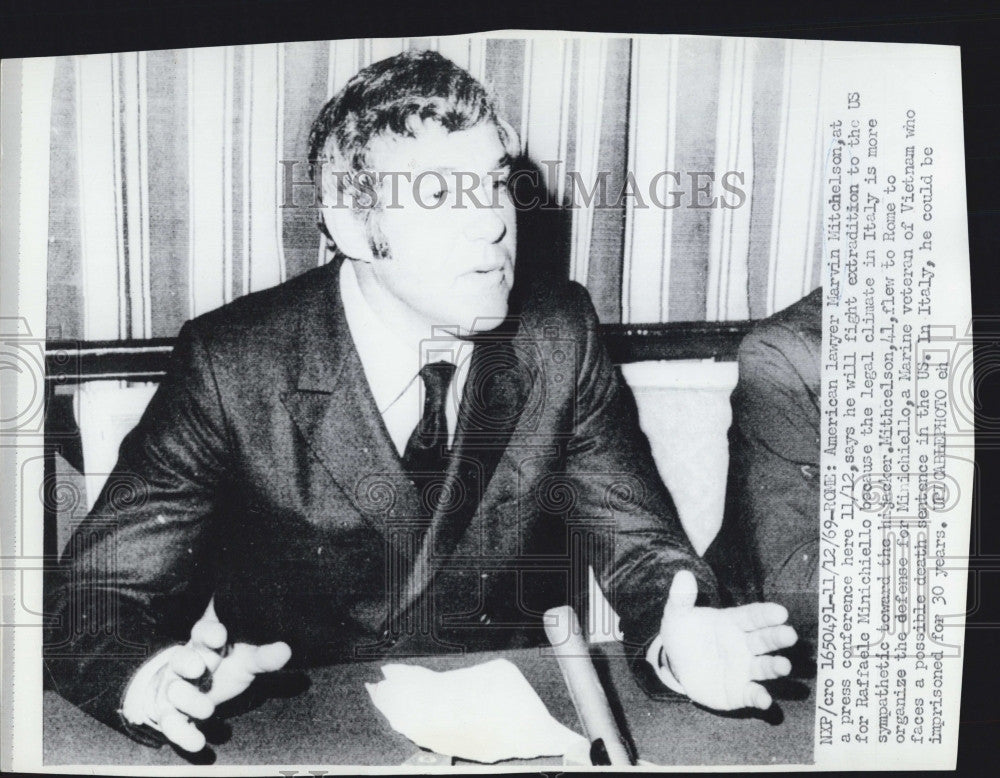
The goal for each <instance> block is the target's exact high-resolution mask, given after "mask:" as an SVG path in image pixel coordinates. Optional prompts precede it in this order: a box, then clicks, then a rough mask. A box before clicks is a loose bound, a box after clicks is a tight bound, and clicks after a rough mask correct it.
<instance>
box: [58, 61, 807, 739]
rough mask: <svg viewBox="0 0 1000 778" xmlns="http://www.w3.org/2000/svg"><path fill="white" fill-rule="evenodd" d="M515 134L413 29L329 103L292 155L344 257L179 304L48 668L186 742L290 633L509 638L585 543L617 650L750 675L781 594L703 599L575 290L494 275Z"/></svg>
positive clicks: (677, 672) (76, 696) (85, 545)
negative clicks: (241, 292)
mask: <svg viewBox="0 0 1000 778" xmlns="http://www.w3.org/2000/svg"><path fill="white" fill-rule="evenodd" d="M516 155H517V140H516V137H515V135H514V133H513V131H512V130H511V129H510V128H509V126H507V125H506V124H505V123H504V122H503V121H502V120H501V119H500V118H499V117H498V116H497V114H496V110H495V107H494V105H493V103H492V101H491V99H490V98H489V96H488V95H487V93H486V92H485V90H484V89H483V87H482V86H481V85H480V84H479V83H478V82H476V81H475V80H474V79H473V78H472V77H471V76H469V74H468V73H466V72H465V71H463V70H461V69H460V68H458V67H456V66H455V65H453V64H452V63H450V62H449V61H448V60H446V59H444V58H443V57H441V56H440V55H437V54H434V53H431V52H423V53H408V54H403V55H399V56H398V57H393V58H391V59H389V60H385V61H383V62H380V63H376V64H374V65H372V66H370V67H369V68H366V69H365V70H363V71H362V72H361V73H359V74H358V75H357V76H355V77H354V78H353V79H352V80H351V81H350V82H349V83H348V84H347V85H346V86H345V88H344V89H343V91H342V92H341V93H340V94H339V95H338V96H337V97H335V98H334V99H333V100H332V101H331V102H330V103H329V104H327V106H326V107H325V108H324V109H323V111H322V112H321V113H320V116H319V117H318V119H317V120H316V123H315V125H314V128H313V133H312V138H311V158H313V159H316V160H322V161H323V163H324V164H323V165H322V167H321V171H320V174H319V176H320V178H319V180H320V184H321V190H322V194H323V207H322V228H323V229H324V231H325V232H326V233H327V235H328V237H329V238H330V239H331V240H332V242H333V243H334V244H335V246H336V248H337V251H338V252H339V254H340V255H342V257H344V259H342V260H341V261H338V262H333V263H331V264H329V265H327V266H324V267H321V268H318V269H316V270H313V271H311V272H309V273H306V274H304V275H302V276H300V277H298V278H295V279H293V280H291V281H289V282H288V283H285V284H283V285H281V286H279V287H277V288H274V289H271V290H268V291H264V292H260V293H257V294H253V295H249V296H247V297H245V298H242V299H240V300H237V301H236V302H234V303H232V304H231V305H228V306H225V307H223V308H221V309H219V310H217V311H214V312H212V313H209V314H207V315H205V316H202V317H199V318H198V319H195V320H193V321H191V322H189V323H188V324H186V325H185V326H184V328H183V329H182V330H181V333H180V335H179V337H178V342H177V346H176V347H175V350H174V354H173V362H172V367H171V370H170V373H169V375H168V377H167V378H166V379H165V380H164V382H163V383H162V385H161V386H160V387H159V389H158V391H157V393H156V395H155V397H154V398H153V400H152V401H151V403H150V405H149V408H148V409H147V410H146V412H145V414H144V415H143V417H142V419H141V421H140V422H139V425H138V426H137V427H136V429H135V430H134V431H133V432H132V433H130V434H129V435H128V436H127V437H126V439H125V440H124V442H123V444H122V447H121V451H120V456H119V462H118V466H117V468H116V471H118V472H119V473H122V474H127V475H128V476H129V477H130V478H132V479H133V481H134V482H136V483H138V484H140V488H138V489H137V490H134V492H133V493H130V494H128V495H126V497H127V499H123V496H122V495H121V494H120V489H116V479H115V477H112V479H110V480H109V483H108V485H107V486H106V487H105V489H104V490H103V492H102V494H101V496H100V498H99V499H98V502H97V505H96V506H95V508H94V510H93V512H92V514H91V515H90V516H89V517H88V518H87V519H86V520H85V521H84V522H83V524H82V526H81V527H80V528H79V529H78V530H77V532H76V534H75V536H74V539H73V540H72V541H71V543H70V546H69V548H68V551H67V555H66V557H67V564H66V565H65V568H64V570H63V571H62V578H61V579H60V581H59V582H58V585H57V586H55V587H53V592H54V598H53V602H52V604H51V610H52V612H53V613H54V614H56V615H58V616H60V617H61V619H59V620H58V621H57V623H61V624H62V625H63V627H62V630H61V631H60V630H59V629H58V628H57V629H55V630H54V631H53V634H51V635H50V637H49V640H48V645H47V647H46V666H47V668H48V671H49V673H50V675H51V677H52V680H53V683H54V685H55V687H56V688H58V689H59V690H60V691H61V692H62V693H63V694H64V695H65V696H66V697H67V698H69V699H70V700H71V701H73V702H75V703H76V704H78V705H79V706H81V707H82V708H84V709H85V710H88V711H90V712H91V713H93V714H94V715H96V716H98V717H99V718H101V719H102V720H104V721H106V722H108V723H111V724H112V725H115V726H118V727H121V728H123V729H125V730H126V731H128V732H129V733H130V734H132V735H133V736H135V737H138V738H144V739H146V740H147V742H151V743H152V742H156V740H157V739H162V738H166V739H169V740H171V741H173V742H174V743H176V744H177V745H178V746H180V747H182V748H184V749H187V750H192V751H194V750H198V749H200V748H201V747H202V746H203V744H204V737H203V735H202V734H201V732H200V730H198V728H197V727H196V726H195V724H194V723H193V722H194V721H197V720H199V719H204V718H207V717H208V716H210V715H212V713H213V711H214V709H215V706H216V705H217V704H219V703H220V702H223V701H225V700H227V699H230V698H232V697H234V696H236V695H237V694H239V693H241V692H242V691H243V690H244V689H246V688H247V686H248V685H249V684H250V682H251V681H252V680H253V678H254V676H255V675H256V674H258V673H260V672H267V671H271V670H276V669H278V668H280V667H282V666H284V665H285V663H286V662H288V661H289V659H291V661H292V662H293V663H298V664H300V665H303V666H305V665H309V664H314V663H319V662H341V661H351V660H355V659H359V658H360V659H364V658H373V657H383V656H391V655H398V654H408V655H414V654H420V653H423V652H427V651H465V650H475V649H480V648H498V647H504V646H523V645H530V644H532V643H534V642H537V641H538V638H539V635H540V634H541V633H540V630H539V627H540V623H541V620H540V617H541V614H542V613H543V612H544V610H545V609H546V608H548V607H551V606H553V605H557V604H562V603H565V602H567V601H570V602H572V601H574V600H575V599H577V598H578V597H579V595H580V594H581V593H582V590H583V589H584V588H585V585H581V584H580V581H585V580H586V565H587V564H588V563H589V564H591V565H593V567H594V569H595V572H596V574H597V577H598V579H599V581H600V583H601V586H602V588H603V589H604V591H605V592H606V593H607V594H608V596H609V598H610V599H611V602H612V603H613V605H614V606H615V608H616V609H617V611H618V613H619V614H620V615H621V617H622V627H623V631H624V634H625V638H626V644H627V646H628V647H629V649H630V650H631V651H632V652H633V653H634V655H635V656H636V657H637V658H638V660H639V663H640V664H641V663H642V662H647V661H648V663H649V667H650V668H652V671H653V672H654V673H658V674H659V675H660V677H662V678H663V679H665V681H666V682H668V683H670V684H671V685H673V687H674V688H676V689H679V690H683V691H684V692H686V693H688V694H689V695H690V696H691V698H692V699H694V700H696V701H699V702H702V703H704V704H706V705H710V706H713V707H716V708H720V709H731V708H736V707H743V706H757V707H764V708H766V707H767V706H769V705H770V697H769V696H768V694H767V691H766V690H765V689H764V687H762V686H761V685H760V684H759V683H758V681H761V680H765V679H769V678H775V677H778V676H780V675H783V674H785V673H787V672H788V666H787V664H788V663H787V660H785V659H783V658H781V657H773V656H769V652H771V651H773V650H777V649H780V648H782V647H784V646H787V645H789V644H791V643H794V641H795V633H794V631H793V630H792V629H791V628H790V627H788V626H787V625H785V624H784V621H785V618H786V615H787V614H786V613H785V610H784V608H782V607H781V606H778V605H774V604H755V605H748V606H746V607H743V608H738V609H730V610H719V609H716V608H713V607H710V606H712V605H714V604H715V603H716V602H717V601H718V597H719V593H718V590H717V584H716V581H715V578H714V575H713V574H712V572H711V570H710V569H709V568H708V566H707V565H706V564H705V563H704V562H703V561H702V560H701V559H699V558H698V557H697V556H696V554H695V553H694V551H693V550H692V548H691V546H690V543H689V542H688V540H687V538H686V537H685V536H684V533H683V531H682V529H681V525H680V523H679V521H678V518H677V514H676V511H675V509H674V506H673V504H672V502H671V499H670V496H669V494H668V493H667V492H666V490H665V488H664V487H663V485H662V483H661V481H660V480H659V478H658V476H657V474H656V469H655V466H654V464H653V461H652V457H651V454H650V451H649V446H648V443H647V442H646V440H645V438H644V437H643V435H642V434H641V432H640V430H639V426H638V422H637V416H636V410H635V407H634V404H633V402H632V400H631V397H630V395H629V393H628V391H627V389H626V388H625V386H624V385H623V383H622V382H621V380H620V378H619V376H618V375H617V374H616V373H615V371H614V369H613V366H612V365H611V363H610V361H609V359H608V356H607V354H606V353H605V351H604V349H603V348H602V346H601V344H600V341H599V340H598V337H597V318H596V316H595V314H594V311H593V307H592V306H591V303H590V301H589V299H588V297H587V295H586V292H585V291H584V290H583V289H582V288H581V287H579V286H576V285H573V284H570V283H568V282H566V281H556V280H554V279H549V281H548V282H547V283H544V284H526V283H523V282H522V283H520V284H515V283H514V267H515V237H516V224H515V218H514V217H515V209H514V205H513V202H512V200H511V196H510V193H509V192H508V191H507V184H506V180H507V177H508V175H509V173H510V168H511V165H512V162H513V159H514V158H515V156H516ZM373 171H374V172H373ZM345 203H346V205H345ZM522 261H523V260H522ZM529 261H530V259H529ZM524 277H525V274H520V275H519V278H521V279H523V278H524ZM579 548H594V549H596V551H595V552H594V553H591V554H589V555H588V556H582V555H581V554H580V553H579V552H578V551H577V549H579ZM203 614H204V615H203ZM209 678H210V683H206V681H207V680H209Z"/></svg>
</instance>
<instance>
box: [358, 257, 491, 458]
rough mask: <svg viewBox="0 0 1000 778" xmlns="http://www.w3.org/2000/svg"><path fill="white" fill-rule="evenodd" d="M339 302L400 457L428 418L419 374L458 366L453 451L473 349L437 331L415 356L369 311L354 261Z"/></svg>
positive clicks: (451, 417) (449, 413)
mask: <svg viewBox="0 0 1000 778" xmlns="http://www.w3.org/2000/svg"><path fill="white" fill-rule="evenodd" d="M340 297H341V300H342V301H343V303H344V316H345V317H346V319H347V327H348V329H349V330H350V332H351V339H352V340H353V341H354V347H355V348H356V349H357V351H358V356H359V357H360V358H361V366H362V368H364V372H365V378H366V379H367V380H368V386H369V388H370V389H371V391H372V396H373V397H374V398H375V406H376V407H377V408H378V412H379V413H380V414H382V420H383V421H384V422H385V427H386V429H387V430H388V431H389V437H390V438H392V442H393V445H394V446H395V447H396V452H397V453H398V454H399V455H400V456H402V455H403V452H404V451H406V442H407V441H408V440H409V439H410V435H411V434H412V433H413V430H414V428H415V427H416V426H417V423H418V422H419V421H420V417H421V416H422V415H423V409H424V393H425V387H424V382H423V381H422V380H421V379H420V377H419V375H418V373H419V371H420V368H422V367H423V366H424V365H427V364H430V363H432V362H439V361H442V360H444V361H447V362H451V363H452V364H454V365H455V366H456V370H455V374H454V376H453V377H452V379H451V385H450V387H449V391H448V394H447V397H446V399H445V418H446V420H447V422H448V445H449V446H450V445H451V444H452V442H453V441H454V439H455V428H456V426H457V424H458V407H459V404H460V403H461V401H462V391H463V389H464V388H465V379H466V378H467V377H468V375H469V364H470V360H471V358H472V348H473V344H471V343H469V342H468V341H463V340H460V339H458V338H456V337H454V336H453V335H451V334H449V333H448V332H446V331H445V328H435V331H434V332H433V333H431V332H428V333H427V338H426V339H425V340H423V341H422V342H421V347H420V349H419V353H414V349H413V346H412V344H411V343H407V342H406V341H405V340H404V339H402V338H400V337H399V336H398V335H397V334H396V333H394V332H393V331H392V330H391V329H390V328H389V327H388V326H387V325H386V323H385V322H384V321H383V320H382V317H381V316H380V315H379V313H378V312H377V311H376V310H375V309H374V308H372V306H371V305H369V303H368V301H367V300H366V299H365V296H364V294H362V292H361V287H360V286H359V285H358V278H357V275H356V274H355V272H354V262H353V261H352V260H349V259H345V260H344V264H343V265H341V268H340Z"/></svg>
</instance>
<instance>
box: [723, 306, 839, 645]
mask: <svg viewBox="0 0 1000 778" xmlns="http://www.w3.org/2000/svg"><path fill="white" fill-rule="evenodd" d="M822 295H823V290H822V288H819V289H816V290H814V291H813V292H811V293H810V294H808V295H807V296H806V297H804V298H802V299H801V300H799V301H798V302H797V303H795V304H794V305H792V306H790V307H788V308H786V309H784V310H783V311H780V312H778V313H776V314H775V315H774V316H772V317H770V318H769V319H765V320H764V321H763V322H761V323H760V324H759V325H757V326H756V327H754V329H753V330H751V332H750V334H748V335H747V336H746V337H745V338H744V339H743V342H742V343H741V344H740V350H739V381H738V383H737V385H736V389H735V390H734V391H733V395H732V407H733V423H732V426H731V428H730V431H729V478H728V484H727V491H726V511H725V516H724V518H723V524H722V527H721V528H720V530H719V534H718V535H717V536H716V538H715V540H714V541H713V543H712V545H711V546H710V547H709V549H708V550H707V551H706V552H705V559H706V560H707V561H708V562H709V563H710V564H711V565H712V567H713V568H714V569H715V571H716V574H717V575H718V576H719V580H720V583H722V584H723V587H724V590H725V591H727V592H728V593H730V594H732V595H733V598H734V600H735V601H736V602H739V603H742V602H752V601H756V600H760V599H766V600H771V601H774V602H779V603H781V604H782V605H785V606H786V607H787V608H788V611H789V622H790V623H791V624H792V625H793V626H795V628H796V629H797V630H798V631H799V633H800V634H801V635H804V636H806V637H809V636H811V635H815V633H816V615H817V614H816V603H817V588H816V587H817V567H818V561H817V559H818V551H819V456H820V348H821V344H822V339H823V323H822V313H823V299H822Z"/></svg>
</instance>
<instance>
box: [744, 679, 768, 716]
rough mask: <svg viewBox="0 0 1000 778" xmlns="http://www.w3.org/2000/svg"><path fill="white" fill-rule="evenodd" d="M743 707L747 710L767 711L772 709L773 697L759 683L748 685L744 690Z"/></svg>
mask: <svg viewBox="0 0 1000 778" xmlns="http://www.w3.org/2000/svg"><path fill="white" fill-rule="evenodd" d="M743 705H744V706H745V707H747V708H760V709H761V710H767V709H768V708H770V707H771V695H770V694H768V693H767V689H765V688H764V687H763V686H761V685H760V684H759V683H753V682H751V683H748V684H747V685H746V686H745V687H744V688H743Z"/></svg>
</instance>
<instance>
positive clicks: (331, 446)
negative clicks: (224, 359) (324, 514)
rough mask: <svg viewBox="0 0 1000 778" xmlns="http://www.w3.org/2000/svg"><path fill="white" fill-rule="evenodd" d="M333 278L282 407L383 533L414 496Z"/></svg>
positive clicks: (309, 320)
mask: <svg viewBox="0 0 1000 778" xmlns="http://www.w3.org/2000/svg"><path fill="white" fill-rule="evenodd" d="M331 270H333V269H332V268H331ZM332 275H333V277H334V278H333V279H331V283H330V284H329V285H328V287H327V289H326V290H325V291H326V293H325V294H324V295H321V296H319V297H320V299H319V300H318V301H316V302H314V304H311V305H304V306H303V311H302V314H301V316H300V322H299V343H300V344H302V345H301V362H300V365H299V377H298V382H297V385H296V388H295V389H293V390H290V391H288V392H286V393H284V394H283V395H282V402H283V403H284V405H285V407H286V408H287V409H288V412H289V414H290V415H291V417H292V419H293V420H294V422H295V425H296V426H297V427H298V429H299V432H300V433H301V434H302V436H303V437H304V438H305V439H306V441H307V443H308V444H309V447H310V449H311V450H312V451H313V453H314V454H315V455H316V457H317V458H318V459H319V460H320V462H322V464H323V467H324V468H325V469H326V470H327V472H328V473H329V474H330V476H331V477H332V479H333V480H334V481H335V482H336V484H337V486H338V487H339V488H340V490H341V491H342V492H343V493H344V494H345V495H346V496H347V498H348V499H349V500H350V501H351V503H353V505H354V506H355V508H357V510H358V511H359V512H360V513H361V514H362V516H364V517H365V518H366V519H367V520H368V521H369V522H370V523H372V524H373V525H374V526H375V527H376V528H378V529H379V530H380V531H381V532H383V533H386V532H387V529H386V522H387V520H388V517H389V516H390V515H396V514H401V515H412V514H413V512H414V511H416V510H418V500H417V494H416V490H415V489H414V488H413V486H412V484H410V482H409V481H408V479H407V477H406V475H405V473H404V472H403V469H402V466H401V464H400V461H399V457H398V456H397V455H396V452H395V449H394V447H393V444H392V441H391V439H390V438H389V433H388V432H387V431H386V429H385V424H384V423H383V421H382V417H381V415H380V414H379V412H378V408H377V407H376V405H375V400H374V398H373V397H372V394H371V389H370V388H369V386H368V381H367V379H366V378H365V374H364V368H363V367H362V365H361V359H360V357H359V356H358V353H357V350H356V349H355V347H354V342H353V340H352V339H351V336H350V330H349V329H348V326H347V319H346V317H345V316H344V307H343V303H342V302H341V299H340V294H339V290H338V285H337V283H336V280H335V279H336V277H337V273H336V271H335V270H334V271H333V273H332ZM390 512H391V513H390Z"/></svg>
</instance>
